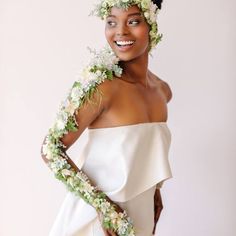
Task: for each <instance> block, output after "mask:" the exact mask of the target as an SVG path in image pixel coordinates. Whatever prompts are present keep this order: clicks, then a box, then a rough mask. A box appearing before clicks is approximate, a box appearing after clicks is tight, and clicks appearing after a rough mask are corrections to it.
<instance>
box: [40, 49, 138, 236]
mask: <svg viewBox="0 0 236 236" xmlns="http://www.w3.org/2000/svg"><path fill="white" fill-rule="evenodd" d="M91 52H92V53H93V54H94V57H93V59H92V60H91V62H90V63H89V65H88V66H87V67H86V68H85V69H84V70H83V73H82V79H81V80H78V81H76V82H75V83H74V85H73V86H72V88H71V90H70V91H69V94H68V96H67V99H66V101H64V102H63V103H62V104H61V106H60V110H59V112H58V114H57V117H56V120H55V123H54V125H53V126H52V127H51V128H50V129H49V132H48V135H47V136H46V139H45V142H44V144H43V148H42V154H43V155H44V156H45V158H46V159H47V164H48V166H49V168H50V169H51V170H52V172H53V173H54V175H55V177H56V178H57V179H59V180H60V181H62V182H63V183H64V184H65V185H66V187H67V189H68V190H69V191H71V192H73V193H74V194H75V195H77V196H79V197H81V198H82V199H83V200H84V201H85V202H87V203H88V204H90V205H91V206H92V207H94V208H95V209H96V210H97V211H99V212H102V214H103V215H104V217H103V227H105V228H106V229H111V230H113V231H114V232H116V233H117V234H118V235H121V236H133V235H135V232H134V228H133V225H132V221H131V219H130V218H129V217H128V215H127V213H126V211H123V212H119V213H118V212H117V211H116V208H115V205H114V204H112V203H111V202H109V201H108V200H107V199H108V197H107V196H106V194H105V193H104V192H102V191H100V190H99V189H98V188H97V186H93V185H92V183H91V181H90V180H89V178H88V177H87V176H86V174H85V173H83V171H82V170H78V171H77V170H76V169H75V168H74V167H73V166H72V165H71V163H70V162H69V161H68V160H69V158H68V156H67V154H66V153H65V151H64V150H65V148H66V146H65V145H64V144H63V143H62V142H61V138H62V137H63V135H64V134H67V133H68V132H70V131H76V130H77V129H78V126H79V124H78V123H77V122H76V118H75V115H76V114H77V111H78V109H79V108H80V107H81V106H82V105H83V103H84V102H85V101H86V100H88V99H90V98H91V95H92V94H93V92H94V91H95V90H96V87H97V85H99V84H100V83H102V82H103V81H105V80H106V79H109V80H112V79H113V78H115V76H117V77H119V76H121V74H122V69H121V68H120V67H119V66H118V61H119V60H118V58H117V57H116V56H115V55H114V53H113V52H112V50H111V49H110V48H109V47H106V48H104V49H103V50H101V51H100V52H99V53H97V52H96V51H91ZM114 75H115V76H114Z"/></svg>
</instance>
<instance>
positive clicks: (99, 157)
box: [49, 122, 172, 236]
mask: <svg viewBox="0 0 236 236" xmlns="http://www.w3.org/2000/svg"><path fill="white" fill-rule="evenodd" d="M87 132H88V141H87V143H86V145H85V147H84V149H83V151H82V154H81V155H82V156H83V158H84V163H83V164H82V166H81V169H82V170H83V171H84V172H85V173H86V174H87V176H89V178H90V179H91V180H92V182H93V183H95V184H96V185H97V186H98V188H99V189H100V190H102V191H103V192H104V193H105V194H106V195H107V196H108V197H109V198H110V199H111V200H112V201H114V202H116V203H117V204H119V205H120V206H121V207H122V208H123V209H125V210H126V211H127V213H128V215H129V216H130V218H131V219H132V220H133V221H134V227H135V228H136V229H137V234H136V235H137V236H151V235H152V234H151V232H152V229H153V226H154V223H153V222H154V211H153V206H154V205H153V196H154V192H155V188H156V186H157V187H159V188H160V187H162V185H163V182H164V181H165V180H167V179H169V178H172V172H171V168H170V164H169V160H168V152H169V147H170V143H171V133H170V130H169V128H168V126H167V123H166V122H149V123H138V124H132V125H124V126H118V127H109V128H95V129H87ZM144 213H145V214H144ZM103 235H104V233H103V232H102V230H101V227H100V223H99V221H98V217H97V212H96V210H95V209H94V208H93V207H91V206H90V205H89V204H87V203H86V202H84V201H83V200H82V199H80V198H79V197H77V196H74V194H72V193H68V195H67V196H66V199H65V200H64V202H63V204H62V207H61V209H60V212H59V214H58V216H57V218H56V221H55V223H54V225H53V227H52V230H51V232H50V234H49V236H103Z"/></svg>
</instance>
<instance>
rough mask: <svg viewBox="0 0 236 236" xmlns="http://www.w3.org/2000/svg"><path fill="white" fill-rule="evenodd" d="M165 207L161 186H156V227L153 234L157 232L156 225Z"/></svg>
mask: <svg viewBox="0 0 236 236" xmlns="http://www.w3.org/2000/svg"><path fill="white" fill-rule="evenodd" d="M162 209H163V204H162V198H161V191H160V189H159V188H156V192H155V195H154V228H153V232H152V233H153V234H155V230H156V225H157V222H158V220H159V217H160V214H161V211H162Z"/></svg>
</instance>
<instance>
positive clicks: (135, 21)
mask: <svg viewBox="0 0 236 236" xmlns="http://www.w3.org/2000/svg"><path fill="white" fill-rule="evenodd" d="M139 23H140V21H139V20H130V21H129V25H138V24H139Z"/></svg>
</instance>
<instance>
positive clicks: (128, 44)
mask: <svg viewBox="0 0 236 236" xmlns="http://www.w3.org/2000/svg"><path fill="white" fill-rule="evenodd" d="M134 42H135V41H134V40H128V41H122V40H117V41H115V45H116V47H117V48H118V49H119V51H122V52H125V51H127V50H129V49H130V48H132V47H133V45H134Z"/></svg>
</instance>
